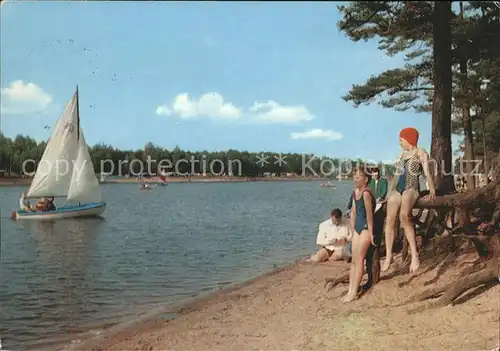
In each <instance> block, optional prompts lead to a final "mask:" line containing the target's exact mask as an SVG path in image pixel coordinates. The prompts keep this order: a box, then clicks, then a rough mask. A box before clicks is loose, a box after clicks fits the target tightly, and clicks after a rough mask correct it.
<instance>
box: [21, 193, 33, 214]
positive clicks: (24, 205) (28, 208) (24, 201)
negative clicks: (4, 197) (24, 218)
mask: <svg viewBox="0 0 500 351" xmlns="http://www.w3.org/2000/svg"><path fill="white" fill-rule="evenodd" d="M19 208H20V209H21V210H24V211H36V207H33V206H31V204H30V202H29V200H27V199H26V198H25V195H24V192H22V193H21V197H20V198H19Z"/></svg>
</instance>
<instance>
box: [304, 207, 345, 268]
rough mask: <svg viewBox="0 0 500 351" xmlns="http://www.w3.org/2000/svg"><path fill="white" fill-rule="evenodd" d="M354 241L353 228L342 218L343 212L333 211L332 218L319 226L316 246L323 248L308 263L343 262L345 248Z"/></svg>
mask: <svg viewBox="0 0 500 351" xmlns="http://www.w3.org/2000/svg"><path fill="white" fill-rule="evenodd" d="M351 239H352V230H351V226H350V225H349V223H347V221H345V220H344V219H343V218H342V211H340V209H338V208H336V209H334V210H332V212H331V214H330V218H329V219H327V220H326V221H324V222H322V223H321V224H320V225H319V230H318V236H317V238H316V244H317V245H318V246H320V247H321V248H320V249H319V250H318V252H316V253H315V254H314V255H313V256H311V258H310V259H309V260H308V261H312V262H324V261H328V260H335V261H337V260H341V259H342V257H343V255H342V252H343V250H344V246H346V245H347V244H348V243H349V242H350V241H351Z"/></svg>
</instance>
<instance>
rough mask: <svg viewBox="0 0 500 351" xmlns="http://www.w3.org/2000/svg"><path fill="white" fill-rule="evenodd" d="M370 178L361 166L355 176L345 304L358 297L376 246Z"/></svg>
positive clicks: (373, 200) (373, 201) (373, 204)
mask: <svg viewBox="0 0 500 351" xmlns="http://www.w3.org/2000/svg"><path fill="white" fill-rule="evenodd" d="M369 182H370V176H369V174H368V173H367V171H366V169H365V167H364V166H359V167H358V169H357V170H356V174H355V175H354V186H355V187H354V191H353V194H352V199H353V202H354V204H353V205H354V206H352V211H351V225H352V228H353V229H354V234H353V236H352V262H351V272H350V273H349V291H348V292H347V295H346V296H345V297H344V298H343V300H342V301H343V302H350V301H352V300H354V299H355V298H356V296H357V295H358V290H359V286H360V284H361V279H362V278H363V273H364V269H363V267H364V260H365V257H366V252H367V251H368V248H369V247H370V245H375V243H374V239H373V213H374V211H375V205H376V201H375V197H374V196H373V194H372V193H371V191H370V188H369V187H368V183H369Z"/></svg>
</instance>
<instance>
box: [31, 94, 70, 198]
mask: <svg viewBox="0 0 500 351" xmlns="http://www.w3.org/2000/svg"><path fill="white" fill-rule="evenodd" d="M77 99H78V95H77V93H75V94H74V95H73V97H72V98H71V100H70V101H69V102H68V103H67V104H66V107H65V108H64V112H63V114H62V115H61V117H59V120H58V121H57V123H56V126H55V128H54V132H53V133H52V136H51V137H50V139H49V140H48V142H47V146H46V148H45V151H44V153H43V156H42V159H41V160H40V162H39V164H38V167H37V170H36V173H35V176H34V177H33V181H32V182H31V186H30V189H29V191H28V193H27V195H26V197H31V198H33V197H47V196H67V194H68V189H69V185H70V182H71V178H72V174H73V160H74V159H75V158H76V154H77V150H78V149H77V146H78V143H77V130H78V106H77V104H78V102H77Z"/></svg>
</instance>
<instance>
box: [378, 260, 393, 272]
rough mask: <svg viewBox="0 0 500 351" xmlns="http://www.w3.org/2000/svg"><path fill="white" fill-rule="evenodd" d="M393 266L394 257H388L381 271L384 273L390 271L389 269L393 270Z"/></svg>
mask: <svg viewBox="0 0 500 351" xmlns="http://www.w3.org/2000/svg"><path fill="white" fill-rule="evenodd" d="M391 264H392V257H386V258H385V260H384V264H383V265H382V267H381V268H380V270H381V271H382V272H386V271H388V270H389V268H391Z"/></svg>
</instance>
